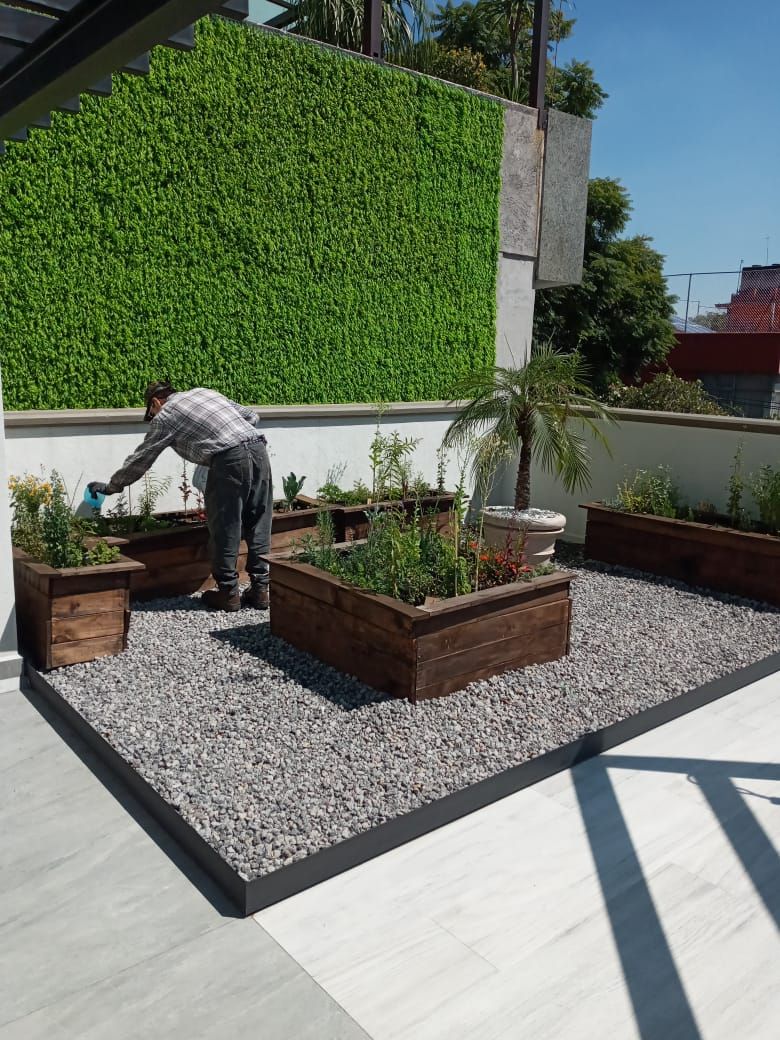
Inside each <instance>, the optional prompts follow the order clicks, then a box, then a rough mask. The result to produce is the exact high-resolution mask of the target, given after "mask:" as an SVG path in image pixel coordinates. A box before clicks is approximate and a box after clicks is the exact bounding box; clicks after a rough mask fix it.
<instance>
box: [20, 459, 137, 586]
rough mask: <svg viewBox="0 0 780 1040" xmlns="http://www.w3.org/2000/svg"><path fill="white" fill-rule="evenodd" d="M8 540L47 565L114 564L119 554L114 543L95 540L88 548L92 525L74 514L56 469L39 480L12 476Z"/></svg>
mask: <svg viewBox="0 0 780 1040" xmlns="http://www.w3.org/2000/svg"><path fill="white" fill-rule="evenodd" d="M8 487H9V490H10V492H11V512H12V520H11V539H12V541H13V544H14V545H16V546H18V547H19V548H20V549H24V551H25V552H27V553H29V554H30V555H31V556H34V557H35V558H36V559H38V560H42V561H43V562H44V563H47V564H48V565H49V566H50V567H57V568H61V567H81V566H83V565H91V566H95V565H97V564H100V563H113V561H114V560H116V559H117V558H118V557H119V550H118V549H117V548H116V546H108V545H106V543H105V542H100V541H97V542H95V544H94V545H93V546H92V547H91V548H88V547H87V546H86V545H85V537H86V536H87V535H88V534H90V533H91V528H92V525H91V524H90V523H89V522H87V521H84V520H82V519H81V518H79V517H76V516H75V514H74V512H73V504H72V502H71V501H70V500H69V499H68V495H67V490H66V488H65V484H64V483H63V480H62V478H61V477H60V475H59V473H57V471H56V470H52V473H51V477H50V478H49V479H48V480H46V479H39V478H37V477H34V476H31V475H29V474H28V475H26V476H24V477H14V476H12V477H11V478H10V480H9V481H8Z"/></svg>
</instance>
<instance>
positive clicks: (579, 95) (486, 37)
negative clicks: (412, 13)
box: [390, 0, 607, 119]
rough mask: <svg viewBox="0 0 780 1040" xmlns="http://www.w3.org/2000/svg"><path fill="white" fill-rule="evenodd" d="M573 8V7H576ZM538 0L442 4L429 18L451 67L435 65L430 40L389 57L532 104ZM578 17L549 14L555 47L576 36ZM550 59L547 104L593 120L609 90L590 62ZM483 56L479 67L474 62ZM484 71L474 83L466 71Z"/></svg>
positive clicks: (435, 39) (432, 32) (559, 12)
mask: <svg viewBox="0 0 780 1040" xmlns="http://www.w3.org/2000/svg"><path fill="white" fill-rule="evenodd" d="M572 6H573V5H572ZM533 7H534V4H533V0H478V2H477V3H476V4H472V3H468V2H465V3H460V4H453V3H451V2H450V0H448V2H447V3H446V4H439V5H438V6H437V8H436V11H435V12H434V13H433V15H432V17H431V19H430V26H429V33H430V35H431V36H432V42H433V43H435V44H436V45H437V46H438V48H439V49H440V52H441V57H440V59H439V60H440V61H441V62H442V63H443V64H444V63H446V61H447V60H448V58H446V57H444V56H445V55H447V56H452V57H449V61H450V62H451V64H450V67H449V69H448V68H446V65H445V67H443V68H442V69H441V71H438V70H437V68H436V57H437V56H436V52H435V50H431V49H430V48H428V47H427V46H426V45H427V44H428V42H429V41H428V40H427V39H425V40H423V42H422V43H421V44H418V45H417V47H416V48H415V49H414V52H413V53H412V54H411V55H410V54H406V55H403V56H401V57H400V58H399V59H396V58H395V56H394V55H393V54H391V55H390V60H398V63H399V64H405V65H408V66H409V67H411V68H415V69H419V70H420V71H421V72H427V73H430V74H431V75H440V76H442V77H443V78H444V79H452V80H453V82H456V83H465V85H466V86H474V87H477V89H479V90H487V91H488V92H490V93H492V94H499V95H501V96H503V97H508V98H512V99H513V100H515V101H520V102H521V103H523V104H527V103H528V91H529V82H530V70H531V41H532V35H533V32H532V30H533ZM574 25H575V20H574V19H573V18H566V17H565V15H564V14H563V12H562V10H561V8H560V7H559V8H558V9H554V10H552V11H551V12H550V34H549V39H550V51H551V52H554V51H555V50H556V47H557V43H558V42H560V41H561V40H566V39H568V38H569V37H570V36H571V35H572V31H573V28H574ZM553 57H554V58H555V59H556V60H552V61H549V60H548V63H547V88H546V103H547V106H548V107H550V108H557V109H560V110H561V111H563V112H569V113H571V114H572V115H577V116H582V117H584V118H586V119H592V118H593V117H594V116H595V114H596V112H597V111H598V109H599V108H601V106H602V105H603V103H604V101H605V99H606V97H607V94H606V93H605V91H604V90H602V88H601V87H600V86H599V84H598V83H596V81H595V78H594V75H593V69H592V68H591V67H590V65H588V64H587V63H586V62H581V61H570V62H569V63H568V64H566V65H564V66H560V67H559V66H558V63H557V55H553ZM475 59H480V60H481V63H480V65H478V66H475V65H474V60H475ZM464 67H465V70H467V71H468V72H472V74H473V70H474V69H475V68H477V69H478V70H479V82H476V83H475V82H469V81H468V79H467V78H465V77H464V76H463V71H464Z"/></svg>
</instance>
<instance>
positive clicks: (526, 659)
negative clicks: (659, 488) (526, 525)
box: [270, 557, 571, 703]
mask: <svg viewBox="0 0 780 1040" xmlns="http://www.w3.org/2000/svg"><path fill="white" fill-rule="evenodd" d="M270 563H271V631H272V632H273V634H274V635H276V636H279V637H280V638H281V639H284V640H286V641H287V642H288V643H291V644H292V645H293V646H295V647H297V648H298V649H299V650H305V651H306V652H307V653H310V654H312V655H313V656H314V657H318V658H320V660H322V661H325V662H326V663H327V664H330V665H332V666H333V667H334V668H338V669H339V670H340V671H342V672H346V673H348V674H349V675H354V676H356V677H357V678H358V679H360V680H361V681H362V682H365V683H367V684H368V685H369V686H373V687H374V688H375V689H377V690H381V691H382V692H384V693H389V694H391V695H392V696H393V697H406V698H407V699H408V700H410V701H412V702H413V703H416V702H417V701H418V700H423V699H426V698H429V697H441V696H443V695H444V694H447V693H452V692H453V691H454V690H460V689H462V688H463V687H464V686H466V685H468V683H470V682H473V681H474V680H475V679H485V678H487V677H489V676H491V675H496V674H497V673H499V672H505V671H508V670H509V669H512V668H523V667H525V666H526V665H529V664H540V663H541V662H544V661H553V660H555V659H556V658H558V657H562V656H563V655H564V654H566V653H567V652H568V649H569V626H570V621H571V599H570V597H569V584H570V581H571V579H570V577H569V576H568V575H564V574H551V575H549V576H545V577H541V578H534V579H533V580H532V581H530V582H518V583H517V584H515V585H504V586H502V587H501V588H498V589H486V590H484V591H482V592H472V593H470V594H468V595H466V596H459V597H457V598H455V599H451V600H442V601H441V602H438V603H434V604H433V605H432V606H430V607H411V606H408V605H407V604H406V603H401V602H400V601H399V600H395V599H390V598H389V597H387V596H380V595H377V594H376V593H372V592H367V591H365V590H364V589H358V588H355V587H354V586H352V585H349V584H347V583H346V582H343V581H341V580H339V579H338V578H335V577H334V576H333V575H331V574H328V573H326V572H325V571H321V570H318V569H317V568H315V567H311V566H309V565H308V564H305V563H295V562H294V561H293V560H291V559H289V558H287V559H279V558H277V557H271V558H270Z"/></svg>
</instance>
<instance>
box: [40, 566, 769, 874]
mask: <svg viewBox="0 0 780 1040" xmlns="http://www.w3.org/2000/svg"><path fill="white" fill-rule="evenodd" d="M558 560H559V564H561V565H562V566H565V567H566V569H569V570H571V571H572V572H573V575H574V578H575V580H574V581H573V583H572V596H573V599H574V613H573V624H572V641H571V652H570V654H569V655H568V657H565V658H562V659H561V660H559V661H553V662H551V663H550V664H544V665H534V666H532V667H529V668H525V669H522V670H520V671H514V672H506V673H504V674H503V675H498V676H495V677H494V678H492V679H488V680H484V681H480V682H476V683H473V684H472V685H471V686H469V687H467V688H466V689H465V690H463V691H461V692H459V693H455V694H451V695H450V696H448V697H442V698H440V699H437V700H433V701H427V702H424V703H422V704H420V705H418V706H417V707H414V706H413V705H411V704H409V703H408V702H406V701H398V700H393V699H392V698H388V697H385V696H384V695H382V694H379V693H377V692H376V691H374V690H372V689H370V688H369V687H367V686H364V685H363V684H362V683H359V682H358V681H357V680H356V679H354V678H351V677H349V676H346V675H343V674H341V673H340V672H337V671H335V670H333V669H332V668H329V667H328V666H326V665H324V664H322V663H320V662H319V661H317V660H315V659H314V658H312V657H309V656H308V655H306V654H303V653H300V652H299V651H297V650H295V649H294V648H293V647H291V646H289V645H288V644H286V643H284V642H282V641H281V640H278V639H276V638H274V637H273V636H272V635H271V633H270V629H269V625H268V616H269V615H268V612H267V611H253V610H243V611H242V612H241V613H240V614H213V613H210V612H208V611H206V610H204V609H203V607H201V605H200V603H199V601H198V598H197V597H180V598H177V599H165V600H157V601H154V602H152V603H147V604H143V605H141V606H138V607H136V608H135V609H134V611H133V615H132V622H131V627H130V640H129V648H128V650H127V651H126V652H125V653H123V654H121V655H119V656H117V657H110V658H103V659H102V660H98V661H93V662H91V663H89V664H80V665H73V666H71V667H69V668H62V669H59V670H57V671H54V672H51V673H50V674H49V676H48V679H49V682H50V683H51V684H52V685H53V686H54V687H55V689H56V690H57V691H58V692H59V693H60V694H61V695H62V696H63V697H65V698H66V699H67V700H68V701H69V702H70V703H71V704H72V705H73V706H74V707H75V708H76V709H77V710H78V711H79V712H80V713H81V714H82V715H83V716H84V718H85V719H87V721H88V722H89V723H90V724H91V725H92V726H93V727H94V728H95V729H96V730H97V731H98V732H99V733H100V734H102V735H103V736H104V737H105V738H106V739H107V740H108V741H109V743H111V744H112V745H113V747H114V748H116V750H117V751H119V753H120V754H121V755H123V756H124V758H125V759H127V761H128V762H130V763H131V765H132V766H133V767H134V768H135V769H136V770H137V771H138V772H139V773H140V774H141V775H142V776H143V777H144V778H145V779H146V780H147V781H149V783H150V784H151V785H152V786H153V787H154V788H155V789H156V790H157V791H158V792H159V793H160V794H161V795H162V797H163V798H165V799H166V800H167V801H168V802H169V803H170V804H172V805H174V806H176V808H177V809H178V811H179V812H180V813H181V815H182V816H183V817H184V818H185V819H186V820H187V821H188V822H189V823H190V824H191V825H192V826H193V827H194V828H195V829H196V830H197V831H198V832H199V833H200V834H201V835H202V836H203V837H204V838H205V839H206V841H208V842H209V843H210V844H211V845H212V846H213V847H214V848H215V849H216V850H217V851H218V852H219V853H220V854H221V855H222V856H223V857H224V859H226V860H227V861H228V862H229V863H230V864H231V866H233V867H234V868H235V869H236V870H237V871H239V873H240V874H241V875H242V876H243V877H245V878H247V879H250V878H255V877H259V876H261V875H264V874H267V873H269V872H271V871H273V870H277V869H279V868H280V867H281V866H283V865H286V864H289V863H293V862H295V861H296V860H300V859H303V858H305V857H306V856H309V855H311V854H312V853H314V852H316V851H318V850H319V849H323V848H326V847H328V846H329V845H333V844H335V843H337V842H339V841H343V840H345V839H347V838H349V837H352V836H353V835H356V834H360V833H361V832H364V831H367V830H370V829H371V828H372V827H376V826H377V825H378V824H380V823H383V822H385V821H386V820H389V819H392V818H394V817H396V816H399V815H401V814H404V813H407V812H410V811H411V810H413V809H416V808H418V807H419V806H421V805H423V804H425V803H428V802H431V801H433V800H435V799H437V798H442V797H443V796H445V795H447V794H450V793H451V792H453V791H457V790H459V789H461V788H463V787H467V786H468V785H470V784H473V783H476V782H477V781H479V780H483V779H485V778H486V777H489V776H492V775H494V774H496V773H499V772H501V771H502V770H504V769H508V768H509V767H511V766H514V765H518V764H519V763H521V762H524V761H526V760H527V759H529V758H532V757H534V756H536V755H539V754H542V753H543V752H545V751H549V750H551V749H552V748H555V747H558V746H560V745H561V744H565V743H567V742H569V741H571V740H574V739H575V738H577V737H578V736H581V735H582V734H583V733H586V732H588V731H590V730H593V729H597V728H599V727H602V726H606V725H608V724H609V723H612V722H615V721H617V720H619V719H623V718H626V717H628V716H630V715H633V714H635V713H636V712H638V711H641V710H643V709H644V708H649V707H651V706H652V705H654V704H658V703H659V702H661V701H665V700H668V699H669V698H672V697H674V696H676V695H678V694H680V693H683V692H685V691H686V690H689V689H692V688H694V687H696V686H700V685H702V684H703V683H705V682H708V681H709V680H711V679H715V678H718V677H720V676H722V675H725V674H728V673H729V672H732V671H735V670H736V669H738V668H740V667H743V666H744V665H748V664H750V663H752V662H754V661H757V660H759V659H761V658H762V657H765V656H767V655H769V654H771V653H775V652H777V651H780V611H778V610H777V609H775V608H773V607H769V606H767V605H766V604H760V603H754V602H751V601H747V600H741V599H738V598H736V597H733V596H726V595H716V594H714V593H712V592H705V591H702V590H698V591H697V590H695V589H692V588H690V587H687V586H685V585H681V584H679V583H677V582H669V581H665V580H662V579H659V578H654V577H652V576H650V575H646V574H642V573H640V572H637V571H629V570H626V569H624V568H616V567H607V566H604V565H600V564H593V563H586V564H583V562H582V558H581V552H580V551H577V550H576V549H572V548H571V547H566V546H564V547H560V546H559V552H558Z"/></svg>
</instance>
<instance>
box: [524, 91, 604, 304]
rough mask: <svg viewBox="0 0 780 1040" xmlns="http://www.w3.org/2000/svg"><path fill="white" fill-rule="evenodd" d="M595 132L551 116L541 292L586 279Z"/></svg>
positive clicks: (587, 125)
mask: <svg viewBox="0 0 780 1040" xmlns="http://www.w3.org/2000/svg"><path fill="white" fill-rule="evenodd" d="M591 128H592V124H591V122H590V120H588V119H580V118H579V117H578V116H570V115H567V114H566V113H565V112H556V111H551V112H550V113H549V123H548V127H547V140H546V143H545V158H544V173H543V177H542V210H541V221H540V228H539V252H538V258H537V264H536V288H538V289H542V288H545V287H551V286H556V285H576V284H577V283H579V282H580V281H581V280H582V254H583V247H584V242H585V211H586V207H587V202H588V177H589V172H590V137H591Z"/></svg>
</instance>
